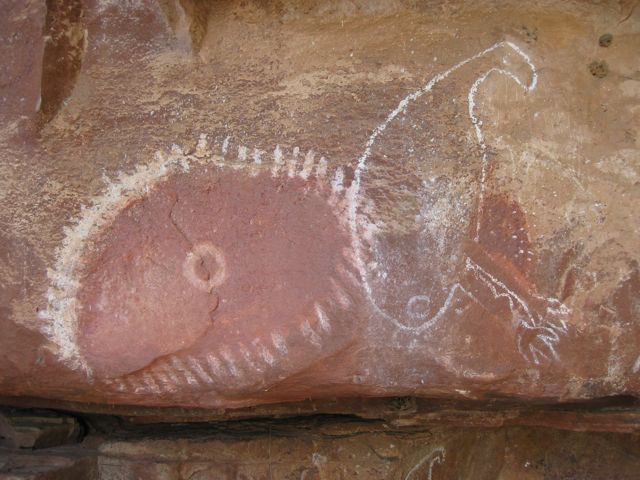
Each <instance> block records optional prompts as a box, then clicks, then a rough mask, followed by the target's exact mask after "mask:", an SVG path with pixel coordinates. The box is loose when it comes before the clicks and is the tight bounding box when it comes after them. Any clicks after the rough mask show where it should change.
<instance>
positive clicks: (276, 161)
mask: <svg viewBox="0 0 640 480" xmlns="http://www.w3.org/2000/svg"><path fill="white" fill-rule="evenodd" d="M283 165H284V159H283V158H282V150H281V149H280V145H276V148H275V150H274V151H273V168H272V169H271V175H273V176H274V177H275V176H277V175H278V173H279V172H280V168H281V167H282V166H283Z"/></svg>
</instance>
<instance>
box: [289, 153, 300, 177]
mask: <svg viewBox="0 0 640 480" xmlns="http://www.w3.org/2000/svg"><path fill="white" fill-rule="evenodd" d="M299 156H300V148H298V147H294V148H293V153H292V154H291V158H290V159H289V171H288V173H287V175H288V176H289V178H293V177H294V176H295V175H296V169H297V168H298V157H299Z"/></svg>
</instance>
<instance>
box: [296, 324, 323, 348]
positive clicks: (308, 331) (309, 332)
mask: <svg viewBox="0 0 640 480" xmlns="http://www.w3.org/2000/svg"><path fill="white" fill-rule="evenodd" d="M300 332H302V335H304V336H305V337H306V338H307V339H308V340H309V341H310V342H311V343H313V344H314V345H317V346H320V345H321V342H322V339H321V338H320V335H318V333H317V332H316V331H315V330H314V329H313V328H311V324H310V323H309V320H305V321H304V322H302V325H300Z"/></svg>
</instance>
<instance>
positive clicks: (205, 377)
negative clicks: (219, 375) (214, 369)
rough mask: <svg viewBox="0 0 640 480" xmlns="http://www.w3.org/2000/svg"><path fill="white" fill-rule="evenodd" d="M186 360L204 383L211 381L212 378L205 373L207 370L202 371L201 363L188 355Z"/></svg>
mask: <svg viewBox="0 0 640 480" xmlns="http://www.w3.org/2000/svg"><path fill="white" fill-rule="evenodd" d="M187 361H188V362H189V366H190V367H191V369H192V370H193V371H194V372H195V373H196V375H197V376H198V377H199V378H200V380H202V381H203V382H204V383H213V379H212V378H211V377H210V376H209V375H207V372H205V371H204V369H203V368H202V365H200V363H199V362H198V360H196V359H195V358H193V357H188V358H187Z"/></svg>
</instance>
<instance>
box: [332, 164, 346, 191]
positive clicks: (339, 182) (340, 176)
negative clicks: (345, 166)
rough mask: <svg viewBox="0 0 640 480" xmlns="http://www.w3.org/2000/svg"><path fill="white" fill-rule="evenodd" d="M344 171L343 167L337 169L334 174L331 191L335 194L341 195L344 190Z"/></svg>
mask: <svg viewBox="0 0 640 480" xmlns="http://www.w3.org/2000/svg"><path fill="white" fill-rule="evenodd" d="M343 182H344V170H342V167H338V168H336V171H335V172H334V174H333V179H332V180H331V190H332V192H333V193H340V192H342V190H344V185H343Z"/></svg>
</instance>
